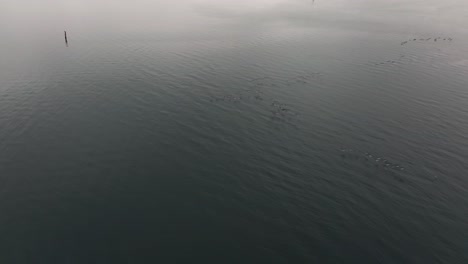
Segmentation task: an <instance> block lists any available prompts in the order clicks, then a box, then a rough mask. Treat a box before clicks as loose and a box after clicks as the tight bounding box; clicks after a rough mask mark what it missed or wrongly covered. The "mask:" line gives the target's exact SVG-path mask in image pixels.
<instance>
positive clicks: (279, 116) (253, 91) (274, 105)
mask: <svg viewBox="0 0 468 264" xmlns="http://www.w3.org/2000/svg"><path fill="white" fill-rule="evenodd" d="M323 75H324V74H323V73H321V72H310V73H306V74H302V75H296V76H293V77H291V78H289V79H286V80H284V79H283V80H279V79H275V78H273V77H269V76H265V77H259V78H255V79H251V80H249V81H248V84H247V85H246V88H245V89H243V90H242V91H241V92H238V93H237V94H227V95H223V96H219V97H212V98H210V99H209V101H210V102H212V103H216V102H241V101H253V102H257V103H261V104H262V105H264V106H265V107H267V108H268V110H269V112H270V113H271V116H270V117H271V119H272V120H275V121H284V122H288V123H290V121H291V120H292V118H294V117H296V116H297V115H298V112H297V111H295V110H294V109H293V108H292V107H291V106H288V105H286V104H285V103H282V102H280V101H278V100H276V99H273V98H271V97H269V96H267V95H265V94H266V91H265V88H272V87H279V86H280V85H281V84H283V85H284V86H285V87H291V86H294V85H306V84H311V83H312V82H315V81H320V80H321V78H322V76H323Z"/></svg>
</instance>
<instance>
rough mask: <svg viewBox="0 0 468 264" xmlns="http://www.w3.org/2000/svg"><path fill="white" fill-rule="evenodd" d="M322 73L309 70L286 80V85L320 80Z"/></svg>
mask: <svg viewBox="0 0 468 264" xmlns="http://www.w3.org/2000/svg"><path fill="white" fill-rule="evenodd" d="M323 75H324V74H323V73H321V72H311V73H307V74H304V75H297V76H294V77H293V78H291V79H288V80H287V81H286V84H287V85H288V86H291V85H294V84H309V83H311V82H316V81H322V77H323Z"/></svg>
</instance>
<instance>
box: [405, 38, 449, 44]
mask: <svg viewBox="0 0 468 264" xmlns="http://www.w3.org/2000/svg"><path fill="white" fill-rule="evenodd" d="M430 40H433V41H434V42H437V41H452V40H453V39H452V38H447V37H446V38H442V37H436V38H412V39H408V40H405V41H403V42H401V43H400V45H405V44H408V43H409V42H411V41H430Z"/></svg>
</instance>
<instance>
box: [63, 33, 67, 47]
mask: <svg viewBox="0 0 468 264" xmlns="http://www.w3.org/2000/svg"><path fill="white" fill-rule="evenodd" d="M63 34H64V35H65V44H66V45H67V47H68V39H67V31H63Z"/></svg>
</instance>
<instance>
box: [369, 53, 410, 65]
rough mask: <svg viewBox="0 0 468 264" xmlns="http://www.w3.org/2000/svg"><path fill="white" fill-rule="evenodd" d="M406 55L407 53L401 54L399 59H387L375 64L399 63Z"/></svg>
mask: <svg viewBox="0 0 468 264" xmlns="http://www.w3.org/2000/svg"><path fill="white" fill-rule="evenodd" d="M404 57H405V55H400V58H398V59H397V60H387V61H383V62H378V63H374V65H384V64H395V63H398V62H399V61H400V60H401V59H403V58H404Z"/></svg>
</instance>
